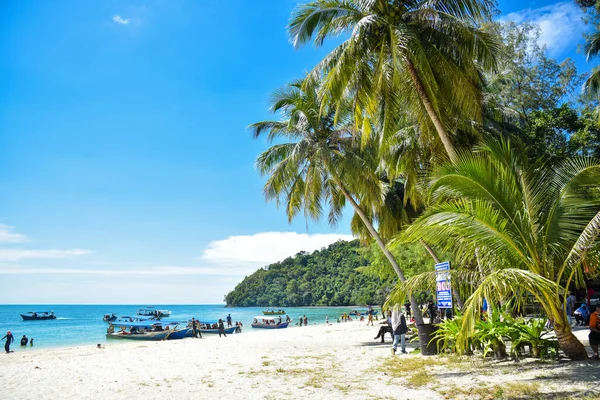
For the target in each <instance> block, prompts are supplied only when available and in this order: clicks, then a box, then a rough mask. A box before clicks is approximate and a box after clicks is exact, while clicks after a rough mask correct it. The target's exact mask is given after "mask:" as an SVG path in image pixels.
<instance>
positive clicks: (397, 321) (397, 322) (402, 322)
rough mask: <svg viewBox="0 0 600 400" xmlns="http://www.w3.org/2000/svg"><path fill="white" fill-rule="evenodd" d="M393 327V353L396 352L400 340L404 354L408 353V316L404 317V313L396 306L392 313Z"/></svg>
mask: <svg viewBox="0 0 600 400" xmlns="http://www.w3.org/2000/svg"><path fill="white" fill-rule="evenodd" d="M392 329H393V332H394V343H392V354H396V350H397V349H398V342H400V348H401V349H402V354H406V332H408V327H407V326H406V318H404V314H403V313H401V312H400V310H398V308H394V312H393V313H392Z"/></svg>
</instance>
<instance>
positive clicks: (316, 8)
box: [288, 0, 499, 160]
mask: <svg viewBox="0 0 600 400" xmlns="http://www.w3.org/2000/svg"><path fill="white" fill-rule="evenodd" d="M493 10H494V2H493V1H491V0H452V1H441V0H434V1H429V0H315V1H312V2H309V3H305V4H301V5H299V6H298V7H297V8H296V9H295V10H294V11H293V13H292V16H291V20H290V23H289V25H288V30H289V34H290V37H291V40H292V43H293V44H294V46H296V47H298V46H300V45H302V44H304V43H306V42H308V41H310V40H311V39H312V38H313V37H314V43H315V45H317V46H320V45H322V44H323V42H324V41H325V39H327V38H329V37H333V36H337V35H339V34H342V33H349V34H350V37H349V38H348V39H347V40H345V41H344V42H343V43H342V44H341V45H339V46H338V47H337V48H336V49H334V50H333V51H332V52H331V53H330V54H329V55H327V56H326V58H325V59H324V60H323V61H322V62H321V63H319V64H318V65H317V66H316V68H315V69H314V70H313V73H312V74H313V76H316V75H320V74H324V76H325V78H324V82H323V91H322V92H323V93H322V94H323V96H324V103H326V104H329V103H335V104H340V102H343V101H345V100H344V98H345V95H346V94H347V92H348V91H349V92H350V93H352V96H353V98H354V99H355V100H354V110H355V117H354V118H355V124H357V126H360V127H361V128H362V131H363V140H368V139H369V136H370V129H369V128H370V119H371V118H369V117H370V116H371V117H372V116H375V115H376V116H377V119H378V120H380V121H382V123H383V127H384V129H383V133H384V134H386V135H387V134H392V133H393V132H394V129H395V127H396V126H397V123H398V119H400V118H404V119H408V120H411V121H418V123H419V126H420V130H421V133H422V134H423V135H425V136H427V135H429V136H431V135H432V134H435V132H437V136H438V137H439V140H440V141H441V143H442V144H443V147H444V149H445V152H446V153H447V154H448V156H449V157H450V159H451V160H452V159H454V158H455V157H456V150H455V144H454V141H453V137H452V136H453V133H452V132H454V133H456V131H458V130H465V131H472V130H473V127H474V126H477V124H479V123H481V97H482V95H481V75H480V68H484V69H493V67H494V65H495V57H494V53H495V52H496V51H497V49H498V46H499V43H498V42H497V40H496V38H495V36H494V35H493V34H490V33H486V32H485V31H483V30H482V29H480V28H479V27H478V26H477V24H478V22H479V21H482V20H484V19H487V18H489V16H490V15H491V14H492V12H493ZM383 143H386V142H385V141H384V142H383Z"/></svg>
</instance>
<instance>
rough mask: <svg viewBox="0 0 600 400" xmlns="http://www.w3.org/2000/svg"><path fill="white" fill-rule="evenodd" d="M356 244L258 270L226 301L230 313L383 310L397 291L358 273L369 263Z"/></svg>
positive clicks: (301, 255)
mask: <svg viewBox="0 0 600 400" xmlns="http://www.w3.org/2000/svg"><path fill="white" fill-rule="evenodd" d="M359 248H360V244H359V241H358V240H354V241H352V242H345V241H338V242H336V243H333V244H331V245H329V247H327V248H323V249H321V250H316V251H314V252H313V253H307V252H300V253H298V254H296V255H295V256H294V257H288V258H286V259H285V260H283V261H281V262H277V263H274V264H271V265H268V266H266V267H264V268H261V269H259V270H258V271H256V272H255V273H253V274H252V275H250V276H247V277H246V278H244V280H243V281H242V282H241V283H240V284H238V285H237V286H236V287H235V289H234V290H233V291H231V292H229V293H228V294H227V296H225V302H226V303H227V305H228V306H231V307H263V306H281V307H301V306H345V305H358V304H381V303H382V302H383V301H384V300H385V296H386V295H387V293H389V291H390V290H391V288H392V287H393V286H394V285H395V282H394V280H393V279H390V280H386V281H384V280H381V279H379V278H377V277H375V276H371V275H366V274H364V273H361V272H359V271H357V268H359V267H364V266H367V265H368V264H369V261H368V260H367V259H366V258H365V257H364V256H363V254H362V253H361V252H360V250H359Z"/></svg>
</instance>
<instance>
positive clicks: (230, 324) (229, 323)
mask: <svg viewBox="0 0 600 400" xmlns="http://www.w3.org/2000/svg"><path fill="white" fill-rule="evenodd" d="M231 326H233V324H232V322H231V314H229V315H227V327H231Z"/></svg>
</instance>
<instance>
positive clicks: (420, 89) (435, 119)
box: [407, 62, 456, 161]
mask: <svg viewBox="0 0 600 400" xmlns="http://www.w3.org/2000/svg"><path fill="white" fill-rule="evenodd" d="M407 69H408V73H409V74H410V77H411V79H412V81H413V84H414V85H415V89H416V91H417V94H418V95H419V98H420V99H421V102H422V103H423V107H425V110H426V111H427V115H429V118H430V119H431V122H432V123H433V126H435V130H436V131H437V133H438V136H439V137H440V140H441V141H442V144H443V145H444V149H446V153H448V157H450V161H454V160H456V150H455V148H454V145H453V144H452V139H451V138H450V135H449V134H448V132H447V131H446V128H445V127H444V124H443V123H442V120H441V119H440V117H439V116H438V115H437V113H436V112H435V110H434V109H433V105H432V104H431V100H429V96H428V95H427V91H426V90H425V87H424V86H423V84H422V83H421V79H420V78H419V75H418V73H417V70H416V69H415V67H414V65H413V64H412V63H411V62H407Z"/></svg>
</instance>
